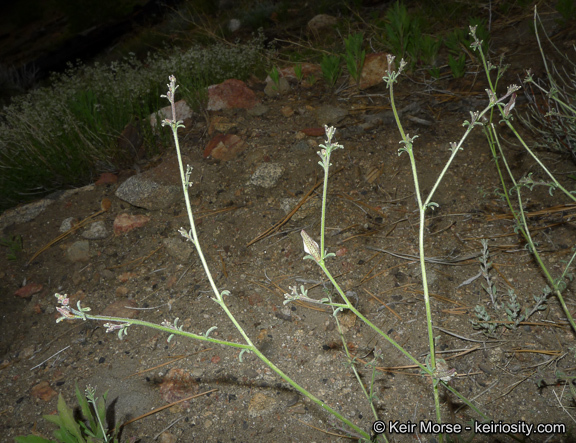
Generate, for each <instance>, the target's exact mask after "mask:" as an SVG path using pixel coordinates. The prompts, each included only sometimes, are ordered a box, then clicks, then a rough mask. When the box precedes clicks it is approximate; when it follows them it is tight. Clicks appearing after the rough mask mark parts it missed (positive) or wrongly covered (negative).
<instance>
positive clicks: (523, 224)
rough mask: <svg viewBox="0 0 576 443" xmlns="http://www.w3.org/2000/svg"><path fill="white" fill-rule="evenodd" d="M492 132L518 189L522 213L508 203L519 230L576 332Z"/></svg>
mask: <svg viewBox="0 0 576 443" xmlns="http://www.w3.org/2000/svg"><path fill="white" fill-rule="evenodd" d="M492 132H493V134H494V139H495V140H496V143H497V146H498V149H499V151H500V157H501V159H502V161H503V162H504V165H505V167H506V170H507V172H508V176H509V177H510V180H512V183H513V185H514V188H515V189H516V194H517V195H518V208H519V209H518V211H519V213H520V215H518V214H517V213H516V212H515V211H514V209H513V207H512V206H511V204H510V201H509V203H508V204H509V205H510V206H509V207H510V209H511V211H512V214H513V216H514V219H515V220H516V221H517V222H518V224H519V230H520V232H521V234H522V236H523V237H524V239H525V240H526V241H527V242H528V244H529V245H530V252H531V253H532V254H533V256H534V258H535V259H536V262H537V263H538V266H539V267H540V269H541V270H542V272H543V273H544V276H545V277H546V280H547V281H548V283H549V285H550V287H552V288H553V289H552V290H553V292H554V294H555V295H556V297H558V301H559V302H560V304H561V305H562V309H563V310H564V313H565V314H566V317H567V318H568V322H569V323H570V325H571V326H572V329H573V330H574V332H576V323H575V322H574V318H573V317H572V314H570V310H569V309H568V306H566V302H565V301H564V297H563V296H562V293H561V291H560V288H559V286H558V281H556V280H554V278H553V277H552V275H550V272H549V271H548V268H547V267H546V265H545V264H544V262H543V261H542V258H541V257H540V254H539V253H538V250H537V248H536V246H535V245H534V241H533V240H532V236H531V235H530V230H529V229H528V223H527V221H526V215H525V214H524V208H523V205H522V193H521V192H520V188H519V187H518V184H517V183H516V180H515V179H514V176H513V174H512V171H511V170H510V167H509V166H508V162H507V161H506V157H505V156H504V152H503V150H502V146H501V145H500V142H499V140H498V138H497V137H496V132H495V129H494V124H492ZM501 180H502V185H503V186H504V189H506V188H505V183H504V181H503V178H502V177H501ZM506 194H507V192H506Z"/></svg>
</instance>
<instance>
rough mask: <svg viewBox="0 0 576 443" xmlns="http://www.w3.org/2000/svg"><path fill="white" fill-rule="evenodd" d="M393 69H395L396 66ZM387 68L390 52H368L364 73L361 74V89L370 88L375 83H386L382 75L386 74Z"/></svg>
mask: <svg viewBox="0 0 576 443" xmlns="http://www.w3.org/2000/svg"><path fill="white" fill-rule="evenodd" d="M392 69H394V66H393V67H392ZM387 70H388V54H386V53H385V52H378V53H376V54H367V55H366V58H365V59H364V68H362V73H361V74H360V85H359V86H360V89H368V88H370V87H372V86H375V85H379V84H384V80H382V77H384V76H385V75H386V71H387ZM351 81H353V80H351Z"/></svg>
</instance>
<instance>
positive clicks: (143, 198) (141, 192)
mask: <svg viewBox="0 0 576 443" xmlns="http://www.w3.org/2000/svg"><path fill="white" fill-rule="evenodd" d="M183 163H184V164H186V160H185V159H183ZM116 197H118V198H119V199H121V200H124V201H126V202H128V203H130V204H131V205H133V206H137V207H139V208H145V209H149V210H158V209H165V208H168V207H170V206H172V205H173V204H175V203H178V202H179V201H182V200H183V198H184V197H183V195H182V184H181V180H180V169H179V167H178V160H177V158H176V156H173V157H171V158H169V159H167V160H165V161H164V162H162V163H161V164H160V165H158V166H156V167H155V168H153V169H150V170H149V171H146V172H144V173H142V174H138V175H133V176H132V177H130V178H129V179H128V180H126V181H125V182H124V183H122V184H121V185H120V187H119V188H118V190H117V191H116Z"/></svg>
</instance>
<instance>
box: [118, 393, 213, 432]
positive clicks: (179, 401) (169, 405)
mask: <svg viewBox="0 0 576 443" xmlns="http://www.w3.org/2000/svg"><path fill="white" fill-rule="evenodd" d="M217 390H218V389H211V390H210V391H206V392H202V393H200V394H196V395H191V396H190V397H186V398H183V399H182V400H178V401H175V402H173V403H170V404H168V405H166V406H162V407H160V408H158V409H154V410H153V411H150V412H147V413H146V414H143V415H141V416H139V417H135V418H133V419H131V420H128V421H126V422H124V423H122V424H121V425H120V429H122V428H123V427H124V426H127V425H129V424H130V423H134V422H135V421H138V420H141V419H143V418H146V417H148V416H150V415H153V414H156V413H157V412H160V411H163V410H164V409H168V408H171V407H172V406H174V405H177V404H178V403H182V402H185V401H188V400H192V399H194V398H198V397H202V396H203V395H208V394H211V393H212V392H216V391H217ZM112 431H114V429H112Z"/></svg>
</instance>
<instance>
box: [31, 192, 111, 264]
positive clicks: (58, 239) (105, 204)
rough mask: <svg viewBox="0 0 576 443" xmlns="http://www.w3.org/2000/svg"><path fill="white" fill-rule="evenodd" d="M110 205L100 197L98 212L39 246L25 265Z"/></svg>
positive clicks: (105, 199) (108, 201)
mask: <svg viewBox="0 0 576 443" xmlns="http://www.w3.org/2000/svg"><path fill="white" fill-rule="evenodd" d="M111 205H112V202H111V201H110V200H109V199H108V198H104V199H102V202H101V203H100V207H101V208H102V209H100V210H99V211H98V212H96V213H94V214H92V215H91V216H89V217H86V218H85V219H84V220H82V221H81V222H79V223H77V224H76V225H74V226H72V227H71V228H70V229H68V230H67V231H66V232H64V233H63V234H62V235H59V236H58V237H56V238H55V239H54V240H52V241H51V242H50V243H48V244H47V245H45V246H43V247H42V248H40V249H39V250H38V251H36V253H35V254H34V255H33V256H32V257H31V258H30V260H28V263H26V266H28V265H30V263H32V262H33V261H34V259H35V258H36V257H38V256H39V255H40V254H42V253H43V252H45V251H47V250H48V249H50V248H51V247H52V246H54V245H55V244H56V243H58V242H59V241H60V240H63V239H65V238H66V237H68V236H69V235H70V234H73V233H74V232H76V231H77V230H78V229H80V228H81V227H82V226H85V225H86V224H87V223H88V222H89V221H90V220H92V219H93V218H95V217H98V216H99V215H100V214H103V213H104V212H106V211H108V210H109V209H110V206H111Z"/></svg>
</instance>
